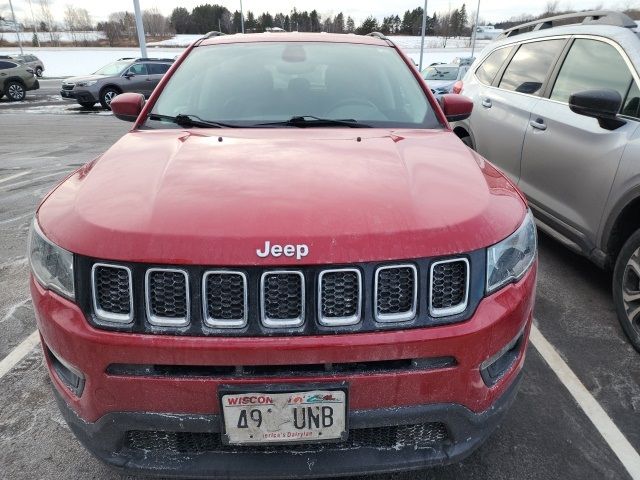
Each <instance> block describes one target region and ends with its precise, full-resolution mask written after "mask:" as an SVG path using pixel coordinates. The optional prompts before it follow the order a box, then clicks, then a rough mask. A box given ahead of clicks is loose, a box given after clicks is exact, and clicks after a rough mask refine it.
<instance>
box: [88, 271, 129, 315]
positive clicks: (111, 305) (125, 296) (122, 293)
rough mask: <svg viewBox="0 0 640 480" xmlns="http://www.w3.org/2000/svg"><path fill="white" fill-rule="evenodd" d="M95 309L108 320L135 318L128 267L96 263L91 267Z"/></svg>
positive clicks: (97, 313) (96, 313) (96, 312)
mask: <svg viewBox="0 0 640 480" xmlns="http://www.w3.org/2000/svg"><path fill="white" fill-rule="evenodd" d="M91 287H92V301H93V311H94V313H95V315H96V316H97V317H98V318H99V319H100V320H104V321H107V322H117V323H130V322H131V321H132V320H133V291H132V281H131V270H130V269H129V268H127V267H121V266H116V265H109V264H106V263H96V264H94V265H93V267H92V269H91Z"/></svg>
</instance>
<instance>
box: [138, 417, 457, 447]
mask: <svg viewBox="0 0 640 480" xmlns="http://www.w3.org/2000/svg"><path fill="white" fill-rule="evenodd" d="M448 439H449V434H448V431H447V428H446V426H445V425H444V424H443V423H439V422H433V423H419V424H414V425H398V426H391V427H377V428H359V429H352V430H349V438H348V439H347V440H346V441H344V442H339V443H320V444H315V445H314V444H299V445H273V446H268V445H265V446H255V445H252V446H246V447H244V446H237V445H224V444H223V443H222V441H221V438H220V434H219V433H192V432H159V431H144V430H130V431H128V432H126V438H125V445H126V446H127V447H128V448H130V449H134V450H147V451H154V450H155V451H162V452H166V453H176V454H185V453H190V454H197V453H206V452H230V453H231V452H237V453H285V454H286V453H289V452H291V453H295V452H313V451H315V450H320V449H321V450H355V449H359V448H378V449H399V448H414V449H416V448H418V449H419V448H435V447H437V446H438V445H442V444H443V443H444V442H445V441H447V440H448Z"/></svg>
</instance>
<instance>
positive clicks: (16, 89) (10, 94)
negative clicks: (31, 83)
mask: <svg viewBox="0 0 640 480" xmlns="http://www.w3.org/2000/svg"><path fill="white" fill-rule="evenodd" d="M5 94H6V95H7V98H8V99H9V100H13V101H17V102H19V101H20V100H24V97H25V95H26V91H25V89H24V87H23V86H22V84H20V83H18V82H9V85H8V86H7V90H6V91H5Z"/></svg>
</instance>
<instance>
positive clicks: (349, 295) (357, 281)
mask: <svg viewBox="0 0 640 480" xmlns="http://www.w3.org/2000/svg"><path fill="white" fill-rule="evenodd" d="M318 298H319V300H318V321H319V322H320V324H321V325H326V326H343V325H354V324H356V323H358V322H359V321H360V309H361V303H362V300H361V299H362V277H361V275H360V270H357V269H355V268H342V269H336V270H324V271H322V272H320V276H319V280H318Z"/></svg>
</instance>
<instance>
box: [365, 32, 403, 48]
mask: <svg viewBox="0 0 640 480" xmlns="http://www.w3.org/2000/svg"><path fill="white" fill-rule="evenodd" d="M366 36H367V37H374V38H379V39H380V40H384V41H385V42H387V44H388V45H389V46H390V47H395V46H396V45H395V43H393V41H392V40H391V39H390V38H389V37H387V36H386V35H385V34H384V33H380V32H371V33H367V35H366Z"/></svg>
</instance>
